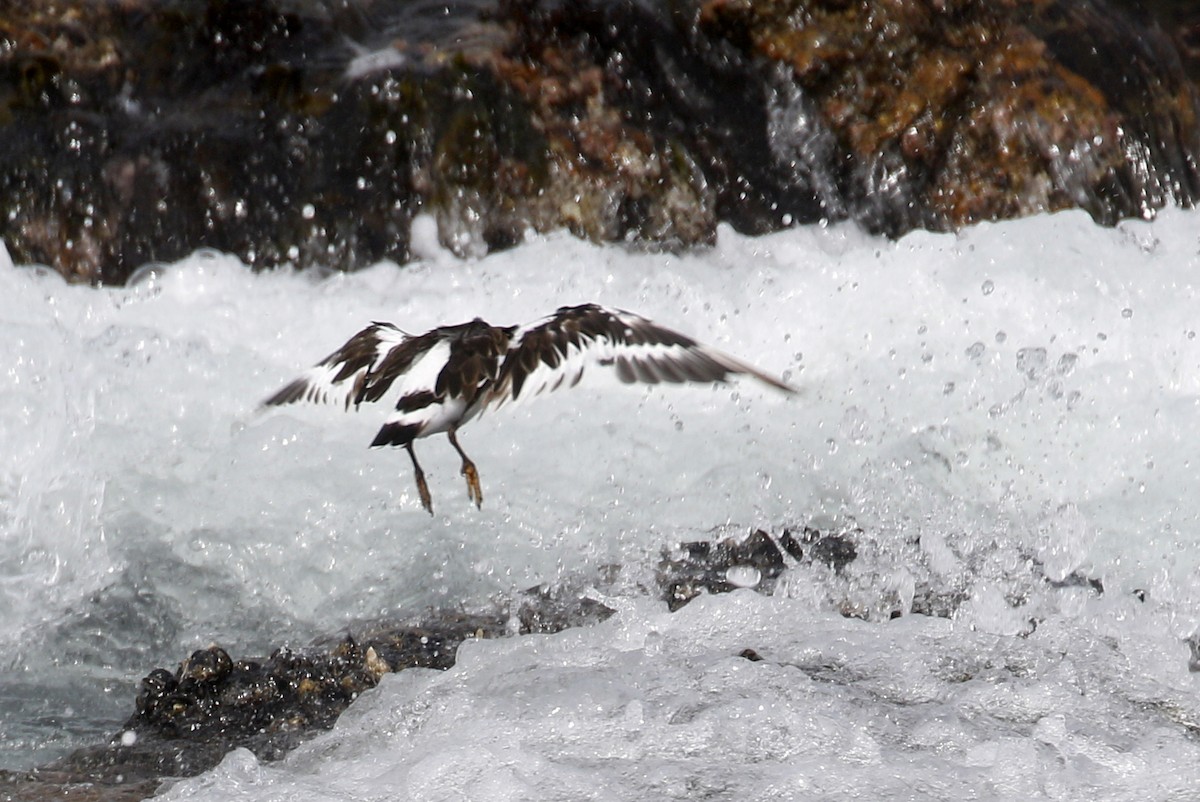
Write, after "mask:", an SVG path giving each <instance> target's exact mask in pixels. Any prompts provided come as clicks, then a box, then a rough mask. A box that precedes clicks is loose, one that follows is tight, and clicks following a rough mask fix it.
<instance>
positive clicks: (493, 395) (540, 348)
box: [486, 304, 796, 406]
mask: <svg viewBox="0 0 1200 802" xmlns="http://www.w3.org/2000/svg"><path fill="white" fill-rule="evenodd" d="M590 365H595V366H599V367H604V368H612V369H613V370H615V371H616V373H617V377H618V378H619V379H620V380H621V381H623V382H626V383H631V382H645V383H649V384H656V383H658V382H685V381H696V382H720V381H726V380H727V379H728V378H729V377H730V376H731V375H732V374H745V375H748V376H753V377H754V378H756V379H758V380H759V381H762V382H764V383H766V384H769V385H771V386H772V387H775V388H777V389H779V390H783V391H784V392H786V393H794V392H796V391H795V389H794V388H792V387H790V386H788V385H787V384H785V383H784V382H782V381H780V380H779V379H776V378H775V377H773V376H770V375H768V374H766V373H763V372H762V371H760V370H758V369H757V368H755V367H753V366H751V365H748V364H746V363H745V362H742V361H740V360H738V359H735V358H734V357H732V356H730V355H729V354H726V353H723V352H721V351H718V350H717V349H715V348H710V347H708V346H706V345H702V344H701V343H698V342H696V341H695V340H693V339H692V338H690V337H688V336H686V335H683V334H680V333H679V332H677V331H672V330H671V329H668V328H664V327H663V326H660V325H658V324H657V323H654V322H653V321H651V320H647V319H646V318H644V317H641V316H639V315H635V314H633V313H632V312H626V311H623V310H620V309H606V308H604V307H602V306H597V305H595V304H585V305H583V306H570V307H568V306H564V307H562V308H560V309H559V310H558V311H557V312H555V313H554V314H553V315H551V316H549V317H548V318H546V319H544V320H541V321H538V322H537V323H534V324H532V325H530V326H527V327H525V328H522V329H520V330H519V331H518V332H517V333H516V335H515V336H514V338H513V346H512V347H511V348H510V349H509V352H508V355H507V356H506V357H505V359H504V362H503V364H502V365H501V366H500V372H499V374H498V375H497V377H496V381H495V382H494V383H493V384H492V388H491V391H490V392H489V394H488V396H487V400H486V403H487V404H488V405H490V406H500V405H501V404H503V403H505V402H506V401H510V400H517V399H519V398H523V397H526V396H529V395H536V394H538V393H541V392H545V391H553V390H557V389H559V388H560V387H573V386H575V385H576V384H578V383H579V379H580V378H581V377H582V375H583V371H584V369H585V368H587V367H588V366H590Z"/></svg>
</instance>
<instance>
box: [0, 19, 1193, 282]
mask: <svg viewBox="0 0 1200 802" xmlns="http://www.w3.org/2000/svg"><path fill="white" fill-rule="evenodd" d="M1153 5H1154V7H1153V8H1152V9H1151V10H1147V9H1148V8H1150V6H1149V5H1146V4H1139V3H1134V2H1133V0H1112V2H1105V1H1104V0H1090V1H1089V0H1004V2H991V1H990V0H939V2H927V1H926V0H891V2H887V3H877V2H870V0H772V2H749V0H683V2H677V3H668V2H665V0H659V1H658V2H633V0H627V1H625V2H611V0H587V1H586V2H570V3H566V2H554V1H553V0H546V2H537V0H504V1H503V2H499V3H498V4H490V3H486V2H482V0H481V1H480V2H473V3H462V4H451V5H449V6H445V7H444V8H443V7H442V6H440V5H437V4H427V3H425V2H423V1H418V2H406V1H405V0H355V1H353V2H349V1H346V0H338V1H335V0H306V1H305V2H291V1H290V0H263V2H259V3H254V4H252V5H249V6H248V5H246V4H244V3H238V2H233V0H176V1H175V2H170V3H167V2H163V1H162V0H128V1H127V2H122V3H86V4H78V3H67V2H49V3H44V2H40V1H39V0H14V2H10V3H9V5H8V6H7V7H6V9H5V11H4V12H2V15H0V165H3V167H2V169H0V237H3V238H4V240H5V241H6V244H7V247H8V249H9V251H10V253H11V254H12V256H13V257H14V259H15V260H16V261H17V262H18V263H43V264H47V265H50V266H51V267H53V268H54V269H55V270H57V271H59V272H60V273H62V274H63V275H64V276H67V277H68V278H70V279H72V280H76V281H86V282H93V283H122V282H124V281H125V280H126V279H127V278H128V277H129V276H130V275H131V274H132V273H133V272H134V271H136V270H137V269H138V268H140V267H143V266H145V265H147V264H154V263H158V262H168V261H173V260H177V259H179V258H181V257H183V256H185V255H187V254H188V253H190V252H191V251H193V250H195V249H197V248H201V247H208V248H215V249H218V250H221V251H227V252H232V253H235V254H237V255H238V256H239V257H240V258H241V259H243V260H244V261H245V262H246V263H247V264H250V265H252V266H254V267H272V266H276V265H283V264H291V265H297V266H309V265H312V266H317V267H320V268H322V269H346V270H348V269H354V268H356V267H359V266H363V265H367V264H371V263H373V262H375V261H378V260H380V259H392V260H395V261H397V262H405V261H407V260H408V259H409V258H410V257H411V253H410V248H409V243H410V235H411V224H412V219H413V217H414V215H416V214H417V213H420V212H426V213H429V214H432V215H433V216H434V218H435V219H436V220H437V224H438V236H439V239H440V241H441V242H442V243H443V244H444V245H445V246H446V247H448V248H449V249H451V250H452V251H454V252H455V253H458V254H460V255H463V256H479V255H482V254H484V253H487V252H489V251H493V250H496V249H500V248H505V247H509V246H511V245H513V244H515V243H518V242H520V241H521V240H522V239H523V238H524V237H525V235H526V232H527V231H551V230H554V229H559V228H566V229H569V230H571V231H573V232H574V233H576V234H578V235H579V236H583V237H587V238H589V239H592V240H595V241H598V242H621V243H628V244H633V245H635V246H638V247H652V248H672V249H677V248H687V247H694V246H703V245H706V244H709V243H712V242H713V241H714V239H715V237H716V232H717V224H718V223H719V222H722V221H725V222H728V223H730V224H731V225H732V226H733V227H734V228H736V229H737V230H739V231H742V232H746V233H763V232H767V231H772V230H776V229H778V228H781V227H785V226H788V225H796V224H802V223H813V222H818V221H834V220H840V219H845V218H851V219H854V220H857V221H859V222H860V223H861V224H862V225H864V226H865V227H866V228H868V229H869V230H871V231H876V232H883V233H886V234H889V235H893V236H896V235H899V234H902V233H904V232H906V231H909V230H911V229H913V228H917V227H924V228H931V229H935V230H950V229H955V228H958V227H961V226H964V225H969V224H971V223H974V222H976V221H980V220H992V219H1001V218H1006V217H1013V216H1017V215H1024V214H1031V213H1034V212H1041V211H1053V210H1056V209H1064V208H1083V209H1086V210H1087V211H1088V212H1090V213H1091V214H1092V215H1093V216H1094V217H1095V218H1096V219H1097V220H1098V221H1100V222H1102V223H1106V224H1110V223H1113V222H1115V221H1116V220H1118V219H1120V218H1122V217H1127V216H1136V217H1145V216H1149V215H1151V214H1153V212H1154V210H1155V209H1157V208H1160V207H1161V206H1163V205H1164V204H1167V203H1172V202H1174V203H1181V204H1191V203H1192V202H1194V201H1195V199H1196V197H1197V193H1198V192H1200V177H1198V176H1197V166H1196V165H1197V152H1198V150H1200V147H1198V145H1200V128H1198V124H1197V119H1198V118H1197V108H1198V107H1197V100H1196V97H1197V96H1196V88H1195V85H1194V84H1193V82H1192V76H1193V75H1194V74H1195V72H1196V64H1197V62H1198V61H1200V47H1197V46H1196V44H1195V43H1196V42H1198V41H1200V35H1197V34H1196V31H1200V13H1197V12H1195V11H1191V12H1189V11H1187V10H1182V11H1181V10H1180V8H1179V6H1177V5H1171V4H1168V3H1165V2H1163V3H1157V4H1153ZM1155 14H1158V15H1159V16H1154V15H1155ZM1160 17H1161V18H1162V19H1166V20H1168V21H1169V25H1170V27H1169V30H1168V31H1167V32H1165V31H1164V29H1163V27H1162V26H1160V25H1159V24H1158V22H1157V20H1158V19H1159V18H1160ZM1181 52H1182V53H1183V55H1182V56H1181ZM1114 53H1119V54H1120V55H1121V58H1120V59H1116V58H1113V57H1112V54H1114Z"/></svg>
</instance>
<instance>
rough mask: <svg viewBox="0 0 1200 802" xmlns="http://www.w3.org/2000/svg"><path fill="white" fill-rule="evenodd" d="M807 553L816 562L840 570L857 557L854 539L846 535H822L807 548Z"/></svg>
mask: <svg viewBox="0 0 1200 802" xmlns="http://www.w3.org/2000/svg"><path fill="white" fill-rule="evenodd" d="M809 554H810V555H811V557H812V559H814V560H816V561H817V562H823V563H825V564H826V565H828V566H829V567H830V568H832V569H833V570H835V571H841V570H842V569H843V568H845V567H846V566H847V565H849V564H850V563H852V562H854V560H855V558H857V557H858V550H857V549H856V548H855V547H854V541H852V540H850V538H849V537H847V536H846V535H822V536H820V537H819V538H818V539H817V540H816V542H814V543H813V544H812V546H811V547H810V548H809Z"/></svg>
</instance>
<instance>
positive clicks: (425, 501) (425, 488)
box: [404, 443, 433, 515]
mask: <svg viewBox="0 0 1200 802" xmlns="http://www.w3.org/2000/svg"><path fill="white" fill-rule="evenodd" d="M404 447H405V448H407V449H408V456H410V457H412V461H413V471H414V472H415V473H416V475H417V492H418V493H420V494H421V506H423V507H424V508H425V511H426V512H428V513H429V514H430V515H433V499H432V498H430V496H429V485H427V484H425V471H423V470H421V464H420V463H419V462H417V453H416V452H415V451H413V447H412V443H407V444H406V445H405V446H404Z"/></svg>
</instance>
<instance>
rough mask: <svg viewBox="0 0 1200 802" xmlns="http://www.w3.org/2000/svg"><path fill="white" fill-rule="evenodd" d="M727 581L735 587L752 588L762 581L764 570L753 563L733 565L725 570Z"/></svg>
mask: <svg viewBox="0 0 1200 802" xmlns="http://www.w3.org/2000/svg"><path fill="white" fill-rule="evenodd" d="M725 581H726V582H728V583H729V584H731V585H733V586H734V587H738V588H752V587H755V586H757V585H758V583H759V582H761V581H762V572H761V571H759V570H758V569H757V568H755V567H754V566H753V565H732V566H730V567H729V568H728V569H726V571H725Z"/></svg>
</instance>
